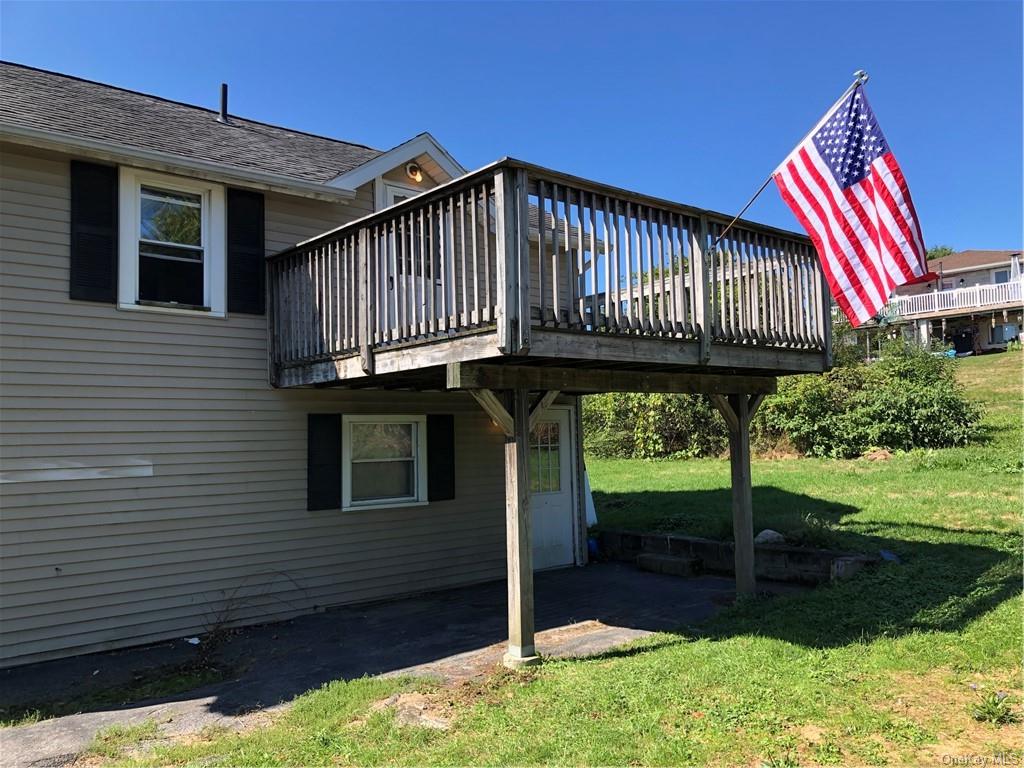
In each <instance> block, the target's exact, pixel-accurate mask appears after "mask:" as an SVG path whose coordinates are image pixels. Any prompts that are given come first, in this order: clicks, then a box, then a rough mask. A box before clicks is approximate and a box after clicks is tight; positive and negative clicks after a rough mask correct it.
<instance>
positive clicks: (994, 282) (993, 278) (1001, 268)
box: [992, 267, 1013, 285]
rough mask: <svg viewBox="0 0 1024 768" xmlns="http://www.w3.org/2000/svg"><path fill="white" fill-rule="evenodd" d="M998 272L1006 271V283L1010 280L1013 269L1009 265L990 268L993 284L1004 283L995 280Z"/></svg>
mask: <svg viewBox="0 0 1024 768" xmlns="http://www.w3.org/2000/svg"><path fill="white" fill-rule="evenodd" d="M1000 272H1005V273H1006V282H1007V283H1009V282H1010V280H1011V276H1012V274H1013V270H1011V269H1010V268H1009V267H997V268H996V269H993V270H992V284H993V285H1005V283H997V282H996V275H998V274H999V273H1000Z"/></svg>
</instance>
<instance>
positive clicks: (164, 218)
mask: <svg viewBox="0 0 1024 768" xmlns="http://www.w3.org/2000/svg"><path fill="white" fill-rule="evenodd" d="M139 236H140V237H142V238H143V239H145V240H158V241H160V242H162V243H178V244H180V245H195V246H199V245H202V242H203V238H202V197H201V196H200V195H190V194H187V193H184V192H168V191H165V190H160V189H155V188H153V187H143V188H142V195H141V221H140V228H139Z"/></svg>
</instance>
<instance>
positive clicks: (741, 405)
mask: <svg viewBox="0 0 1024 768" xmlns="http://www.w3.org/2000/svg"><path fill="white" fill-rule="evenodd" d="M711 399H712V400H713V401H714V403H715V405H716V406H717V408H718V410H719V411H720V412H721V414H722V417H723V418H724V419H725V422H726V424H728V426H729V463H730V464H731V466H732V528H733V541H734V547H735V553H734V554H735V558H736V563H735V567H736V594H737V596H741V595H752V594H754V593H755V592H756V591H757V579H756V577H755V575H754V573H755V572H754V505H753V498H752V493H751V482H750V420H751V419H752V418H753V416H754V413H756V411H757V409H758V407H759V406H760V405H761V402H762V400H763V399H764V395H763V394H758V395H745V394H744V395H728V397H726V396H724V395H712V396H711Z"/></svg>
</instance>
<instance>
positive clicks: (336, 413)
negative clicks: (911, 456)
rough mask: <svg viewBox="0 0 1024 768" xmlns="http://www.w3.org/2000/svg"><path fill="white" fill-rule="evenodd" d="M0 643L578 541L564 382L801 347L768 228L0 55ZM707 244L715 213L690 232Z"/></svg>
mask: <svg viewBox="0 0 1024 768" xmlns="http://www.w3.org/2000/svg"><path fill="white" fill-rule="evenodd" d="M0 83H2V87H3V93H4V98H3V99H2V101H0V142H2V144H0V151H2V167H0V171H2V172H0V195H2V196H0V272H2V278H0V280H2V282H0V291H2V294H0V295H2V300H3V305H2V317H0V320H2V327H0V332H2V355H3V357H2V360H3V391H2V407H3V413H2V418H3V427H4V428H3V443H2V450H3V453H2V463H3V466H2V467H0V469H2V478H0V479H2V480H3V482H2V483H0V492H2V497H0V501H2V504H3V515H2V517H0V526H2V529H0V547H2V549H0V568H2V574H0V578H2V589H3V600H2V605H0V612H2V615H0V659H2V661H0V664H3V665H15V664H22V663H26V662H31V661H38V660H43V659H50V658H56V657H61V656H66V655H71V654H77V653H84V652H89V651H96V650H103V649H111V648H119V647H125V646H129V645H133V644H141V643H146V642H152V641H157V640H162V639H166V638H179V637H182V636H185V635H191V634H194V633H200V632H203V631H207V630H210V629H212V628H215V627H221V626H226V625H242V624H246V623H254V622H263V621H270V620H276V619H282V618H286V617H289V616H293V615H297V614H301V613H304V612H310V611H317V610H323V609H325V608H327V607H330V606H332V605H338V604H343V603H355V602H359V601H369V600H376V599H381V598H386V597H391V596H396V595H403V594H410V593H416V592H422V591H426V590H434V589H440V588H445V587H451V586H455V585H463V584H469V583H473V582H481V581H487V580H494V579H507V581H508V585H509V653H508V657H507V659H508V663H509V664H510V665H516V664H520V663H530V662H531V661H532V660H534V659H535V649H534V644H533V612H532V600H533V571H534V569H540V568H557V567H564V566H572V565H583V564H584V563H585V562H586V547H585V523H584V517H583V512H582V509H583V504H582V499H581V493H580V488H581V484H582V483H581V480H582V456H581V449H580V446H581V439H580V422H579V407H578V404H579V396H580V395H581V394H584V393H587V392H597V391H613V390H620V391H668V392H704V393H708V394H710V395H711V396H712V397H713V398H714V399H715V402H716V403H717V404H718V406H719V408H720V409H721V411H722V413H723V416H724V418H725V419H726V421H727V423H728V424H729V426H730V431H731V434H732V448H733V450H732V456H733V460H732V461H733V501H734V517H735V523H736V524H735V526H734V527H735V530H736V534H735V535H736V541H735V547H736V562H737V586H738V589H739V590H740V591H742V592H749V591H752V590H753V589H754V586H755V584H754V570H753V543H752V541H753V531H752V522H751V502H750V472H749V429H748V426H749V420H750V417H751V416H752V414H753V412H754V411H755V410H756V408H757V406H758V404H759V403H760V402H761V400H762V398H763V397H764V396H765V395H767V394H770V393H771V392H773V391H774V390H775V382H776V377H777V376H781V375H786V374H791V373H800V372H808V371H821V370H824V369H825V368H827V367H828V366H829V365H830V354H831V353H830V340H829V332H830V325H829V323H828V311H827V310H828V295H827V289H826V288H825V284H824V282H823V280H822V276H821V272H820V269H819V267H818V263H817V259H816V258H815V257H814V254H813V251H812V249H811V246H810V244H809V241H808V240H807V239H806V238H805V237H803V236H802V235H797V234H794V233H791V232H786V231H782V230H778V229H774V228H771V227H765V226H761V225H758V224H754V223H752V222H748V221H738V222H736V224H735V225H734V226H733V227H731V228H728V231H726V229H727V224H728V223H729V218H728V217H725V216H722V215H720V214H716V213H713V212H710V211H706V210H702V209H699V208H694V207H691V206H685V205H680V204H677V203H672V202H669V201H665V200H660V199H657V198H653V197H650V196H647V195H642V194H639V193H635V192H629V191H626V190H622V189H618V188H615V187H611V186H608V185H604V184H599V183H597V182H593V181H589V180H586V179H581V178H578V177H574V176H569V175H566V174H562V173H558V172H555V171H551V170H549V169H545V168H541V167H538V166H535V165H532V164H529V163H525V162H521V161H518V160H513V159H510V158H505V159H503V160H499V161H497V162H495V163H492V164H490V165H488V166H485V167H484V168H481V169H479V170H476V171H473V172H466V170H465V169H464V168H463V167H462V166H460V165H459V164H458V162H456V161H455V159H454V158H452V156H451V155H450V154H449V153H448V152H447V151H446V150H445V149H444V148H443V147H442V146H441V145H440V144H439V143H438V142H437V141H436V140H435V139H434V138H432V137H431V136H430V135H429V134H419V135H416V136H414V137H413V138H411V139H409V140H408V141H406V142H405V143H403V144H400V145H399V146H397V147H395V148H393V149H390V150H388V151H379V150H375V149H371V148H369V147H365V146H361V145H358V144H352V143H348V142H344V141H338V140H334V139H329V138H324V137H320V136H312V135H309V134H306V133H302V132H300V131H294V130H289V129H284V128H280V127H277V126H273V125H267V124H264V123H260V122H257V121H252V120H246V119H243V118H241V117H238V116H236V115H232V114H230V112H229V110H228V108H227V98H226V96H227V94H226V90H225V91H224V92H223V93H222V99H221V106H220V109H219V110H210V109H204V108H201V107H196V106H192V105H187V104H181V103H177V102H173V101H168V100H166V99H161V98H158V97H154V96H149V95H145V94H141V93H136V92H132V91H127V90H124V89H120V88H115V87H112V86H108V85H103V84H99V83H95V82H90V81H86V80H82V79H79V78H75V77H70V76H67V75H63V74H57V73H53V72H47V71H42V70H39V69H33V68H30V67H26V66H21V65H17V64H11V63H5V64H2V65H0ZM720 235H721V236H720Z"/></svg>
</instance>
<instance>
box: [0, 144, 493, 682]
mask: <svg viewBox="0 0 1024 768" xmlns="http://www.w3.org/2000/svg"><path fill="white" fill-rule="evenodd" d="M0 162H2V168H0V170H2V173H0V302H2V305H0V314H2V317H0V321H2V325H0V334H2V336H0V355H2V356H0V386H2V390H0V396H2V403H0V404H2V408H3V410H2V430H0V432H2V436H0V461H2V463H3V467H2V469H3V470H4V472H7V473H9V472H15V471H23V472H38V471H39V470H44V471H45V472H46V473H48V474H49V476H50V478H51V479H44V480H43V479H41V480H33V481H21V482H8V483H4V484H2V485H0V502H2V514H0V547H2V549H0V591H2V594H0V612H2V613H0V665H10V664H16V663H24V662H27V661H33V660H41V659H45V658H52V657H58V656H63V655H68V654H71V653H81V652H86V651H94V650H101V649H106V648H114V647H122V646H127V645H132V644H136V643H141V642H147V641H154V640H160V639H164V638H174V637H182V636H186V635H190V634H195V633H199V632H203V631H204V630H207V629H209V628H210V626H211V625H212V624H214V623H216V622H218V621H222V620H226V621H229V622H230V623H234V624H242V623H247V622H254V621H264V620H271V619H279V618H284V617H287V616H291V615H295V614H298V613H303V612H308V611H311V610H317V609H321V608H323V607H325V606H330V605H335V604H340V603H346V602H354V601H361V600H369V599H375V598H381V597H386V596H391V595H397V594H402V593H409V592H414V591H422V590H427V589H433V588H440V587H445V586H452V585H457V584H465V583H470V582H475V581H482V580H488V579H494V578H500V577H501V576H502V575H503V573H504V523H503V510H502V504H503V494H504V487H503V475H502V472H503V465H502V438H501V436H500V434H499V433H498V431H497V430H496V428H495V427H494V426H493V425H492V424H491V423H490V421H489V420H488V419H487V418H486V417H484V416H483V414H482V412H481V411H480V409H479V407H478V406H476V404H475V403H473V402H472V401H471V400H470V399H469V398H465V397H462V396H459V395H446V394H440V393H439V394H415V393H397V392H357V393H346V392H344V391H340V390H335V391H327V390H291V391H284V390H272V389H271V388H270V387H269V386H268V385H267V375H266V331H265V318H263V317H253V316H245V315H232V316H229V317H228V318H226V319H215V318H207V317H201V316H200V317H196V316H188V317H182V316H177V315H168V314H156V313H146V312H140V311H136V312H133V311H120V310H117V309H116V308H115V307H114V306H113V305H106V304H95V303H89V302H78V301H71V300H69V299H68V227H69V213H68V189H69V178H68V173H69V171H68V159H67V158H66V157H61V156H58V155H44V154H41V153H35V154H34V153H31V152H29V151H25V150H21V149H19V150H14V149H7V150H5V151H4V152H3V155H2V160H0ZM372 202H373V197H372V190H371V188H370V185H367V186H366V187H364V188H362V189H361V190H360V191H359V195H358V196H357V198H356V200H355V201H353V202H352V203H351V204H348V205H345V206H341V205H337V204H329V203H321V202H316V201H310V200H301V199H297V198H289V197H285V196H281V195H274V194H267V195H266V228H267V232H266V235H267V248H268V250H271V251H274V250H277V249H280V248H283V247H286V246H288V245H291V244H293V243H294V242H296V241H297V240H301V239H304V238H307V237H310V236H313V235H315V234H317V233H319V232H321V231H323V230H325V229H329V228H331V227H334V226H337V225H338V224H339V223H341V222H342V221H345V220H350V219H352V218H354V217H356V216H359V215H363V213H366V212H368V211H369V210H370V208H371V207H372ZM314 411H316V412H332V413H389V414H390V413H410V414H421V413H453V414H455V419H456V467H457V477H456V498H455V500H453V501H447V502H439V503H434V504H430V505H428V506H420V507H406V508H396V509H387V510H373V511H371V510H366V511H360V512H340V511H338V510H330V511H318V512H307V511H306V499H305V497H306V415H307V413H310V412H314ZM29 476H31V475H29ZM60 476H66V477H69V478H72V479H52V478H55V477H60ZM75 478H77V479H75Z"/></svg>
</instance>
